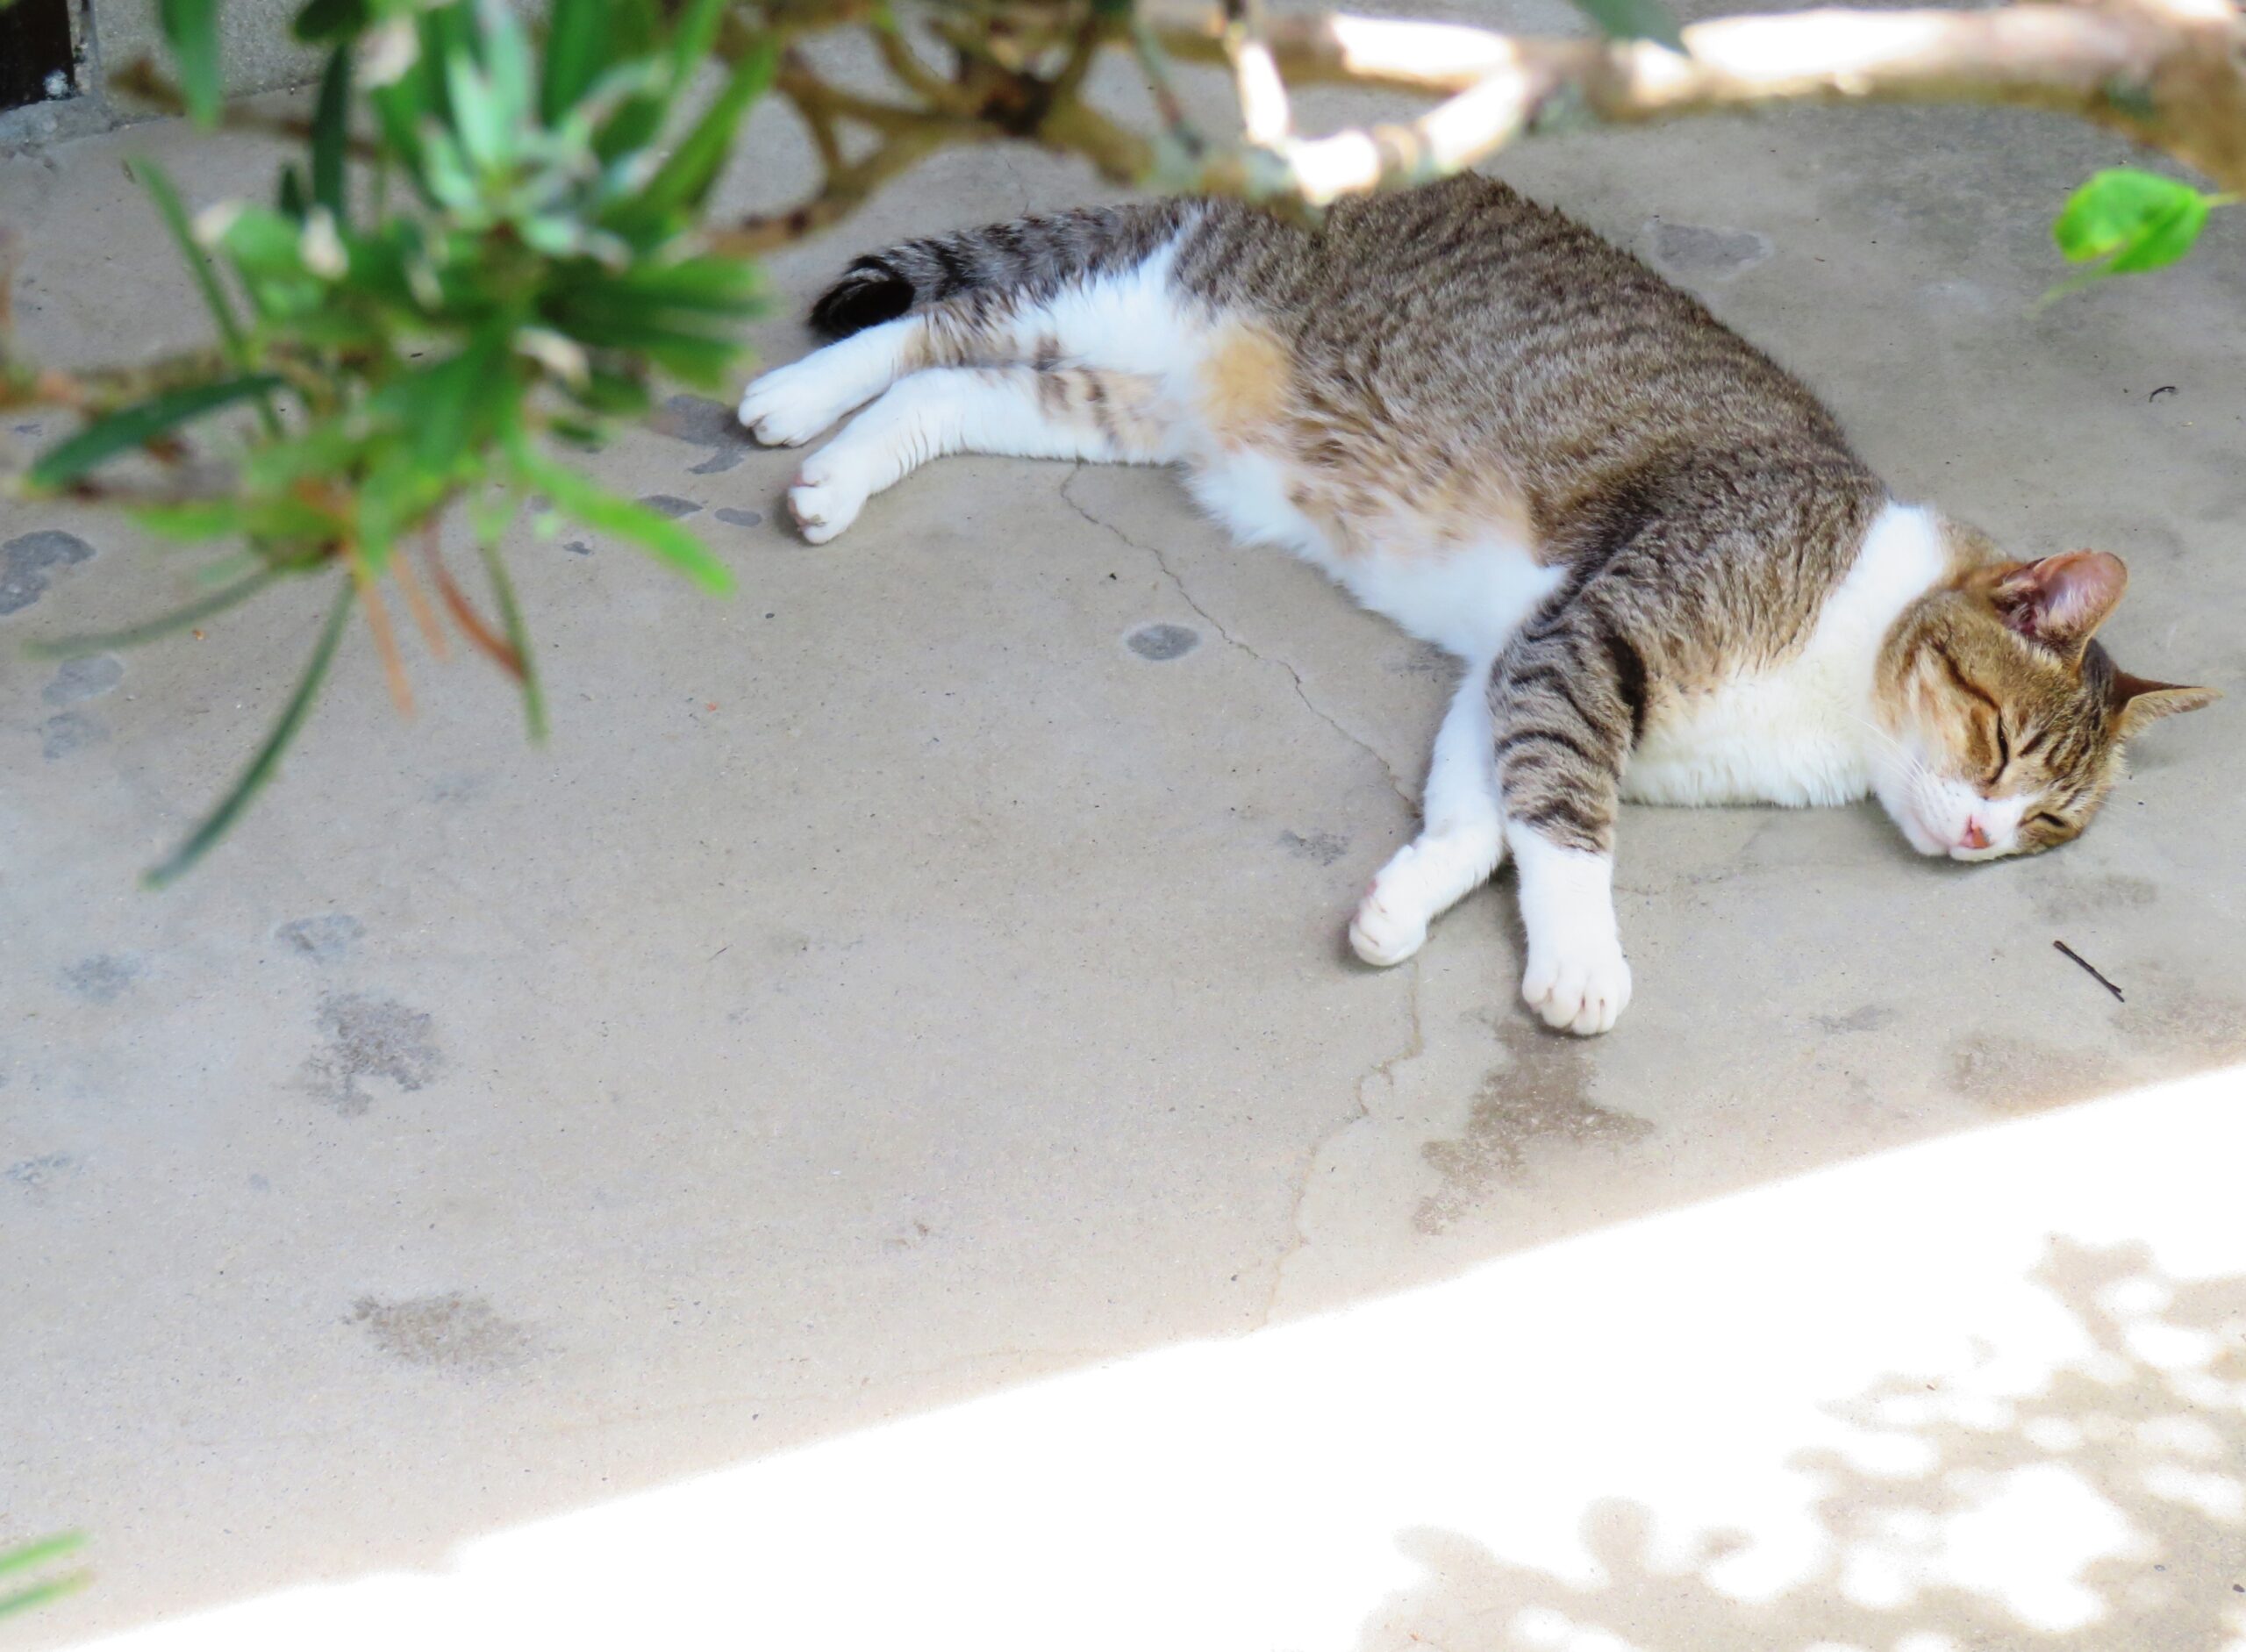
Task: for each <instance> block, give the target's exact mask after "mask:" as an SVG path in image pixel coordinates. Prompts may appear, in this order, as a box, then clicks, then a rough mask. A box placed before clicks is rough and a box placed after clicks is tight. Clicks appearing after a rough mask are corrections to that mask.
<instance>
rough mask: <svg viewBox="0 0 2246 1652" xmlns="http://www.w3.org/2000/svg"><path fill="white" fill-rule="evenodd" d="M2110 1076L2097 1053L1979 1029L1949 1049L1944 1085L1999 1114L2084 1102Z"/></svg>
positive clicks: (2106, 1063)
mask: <svg viewBox="0 0 2246 1652" xmlns="http://www.w3.org/2000/svg"><path fill="white" fill-rule="evenodd" d="M2090 984H2091V985H2092V987H2093V988H2094V987H2095V986H2096V985H2097V983H2095V982H2092V983H2090ZM2113 1080H2114V1064H2113V1062H2111V1060H2109V1059H2108V1058H2107V1056H2105V1055H2100V1054H2099V1053H2098V1052H2096V1051H2091V1050H2078V1049H2065V1048H2060V1047H2057V1046H2055V1045H2050V1044H2037V1043H2033V1042H2031V1041H2028V1040H2027V1039H2024V1038H2018V1037H2014V1036H2013V1035H2012V1034H2010V1033H1978V1034H1976V1035H1974V1036H1973V1037H1971V1038H1964V1039H1960V1040H1958V1041H1956V1043H1954V1044H1952V1045H1951V1046H1950V1048H1949V1087H1950V1088H1951V1089H1952V1090H1954V1091H1956V1092H1957V1093H1958V1094H1959V1095H1961V1096H1963V1097H1965V1098H1967V1099H1968V1100H1971V1101H1978V1102H1979V1103H1980V1104H1981V1105H1984V1106H1985V1107H1988V1108H1990V1109H1992V1111H1994V1112H2001V1113H2006V1114H2020V1113H2031V1112H2042V1111H2043V1109H2045V1108H2046V1107H2063V1106H2065V1105H2067V1104H2068V1103H2070V1102H2076V1101H2081V1100H2084V1099H2085V1098H2088V1097H2091V1096H2094V1095H2096V1094H2098V1093H2099V1091H2102V1090H2104V1089H2106V1088H2107V1087H2108V1086H2109V1085H2110V1084H2111V1083H2113Z"/></svg>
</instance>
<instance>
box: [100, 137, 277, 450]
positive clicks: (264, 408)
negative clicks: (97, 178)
mask: <svg viewBox="0 0 2246 1652" xmlns="http://www.w3.org/2000/svg"><path fill="white" fill-rule="evenodd" d="M129 169H130V170H131V172H132V176H133V179H134V181H135V182H138V183H139V185H140V187H141V188H142V189H144V190H147V191H148V198H149V199H150V200H152V201H154V203H155V204H156V215H157V216H158V217H159V218H162V219H163V220H164V227H165V229H167V230H168V231H169V232H171V238H172V243H173V245H175V246H176V247H178V248H179V255H180V256H181V257H182V258H183V259H185V260H186V261H187V270H188V274H190V275H193V276H194V277H195V284H196V287H197V290H200V291H201V293H202V294H203V302H204V304H205V305H206V306H208V308H209V309H210V311H211V320H212V321H213V322H215V323H217V324H218V337H219V338H220V339H221V340H224V341H225V347H226V356H227V359H228V360H229V361H232V362H233V364H234V365H235V366H236V367H238V368H241V369H242V370H243V371H244V372H247V371H248V370H249V340H247V338H246V337H245V336H244V335H243V333H242V324H241V319H240V317H238V316H236V315H235V314H234V306H233V305H232V304H231V303H229V302H228V300H227V298H226V290H225V288H223V287H221V286H220V285H219V284H218V271H217V270H215V269H213V268H211V260H210V257H209V255H208V254H205V253H204V250H203V248H202V247H199V246H197V244H196V240H195V232H194V231H193V230H191V229H190V228H189V227H188V222H187V208H186V207H185V206H184V205H183V204H182V203H181V201H180V198H179V190H177V189H176V188H175V187H174V185H173V183H172V180H171V175H170V174H169V173H168V172H166V171H165V170H164V169H163V168H161V167H160V166H158V165H157V164H156V163H155V162H154V161H151V160H150V159H149V158H148V157H147V156H146V155H140V156H139V157H137V158H135V159H134V160H133V161H131V162H130V163H129ZM287 176H288V177H289V178H294V177H295V176H296V169H295V168H290V169H289V171H288V174H287ZM257 411H258V418H259V421H260V422H261V423H262V424H263V425H264V426H265V430H266V433H267V434H268V435H271V436H277V435H279V434H280V433H281V416H280V415H279V414H278V413H276V412H275V411H273V397H271V396H270V395H265V396H261V397H258V398H257Z"/></svg>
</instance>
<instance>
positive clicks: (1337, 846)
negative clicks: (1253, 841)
mask: <svg viewBox="0 0 2246 1652" xmlns="http://www.w3.org/2000/svg"><path fill="white" fill-rule="evenodd" d="M1279 847H1282V848H1284V850H1286V852H1287V853H1288V854H1290V855H1297V856H1299V857H1300V858H1301V859H1303V860H1305V861H1314V862H1317V863H1318V864H1319V865H1320V866H1331V865H1333V864H1334V862H1336V861H1338V860H1340V859H1341V857H1342V856H1343V855H1347V854H1348V852H1349V840H1348V839H1347V838H1343V837H1336V836H1334V833H1331V832H1313V833H1310V834H1309V835H1308V836H1307V837H1305V835H1304V834H1303V833H1299V832H1282V833H1279Z"/></svg>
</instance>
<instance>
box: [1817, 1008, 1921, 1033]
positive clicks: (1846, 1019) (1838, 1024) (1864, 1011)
mask: <svg viewBox="0 0 2246 1652" xmlns="http://www.w3.org/2000/svg"><path fill="white" fill-rule="evenodd" d="M1900 1013H1901V1012H1900V1011H1899V1010H1897V1009H1896V1008H1895V1007H1894V1006H1893V1005H1886V1004H1864V1005H1858V1006H1857V1007H1856V1008H1855V1009H1853V1010H1850V1011H1849V1012H1848V1013H1847V1014H1845V1015H1813V1016H1811V1017H1810V1018H1809V1021H1810V1025H1811V1026H1814V1027H1815V1028H1816V1029H1817V1030H1818V1031H1819V1032H1820V1033H1877V1032H1878V1030H1879V1029H1880V1028H1881V1027H1883V1026H1893V1025H1894V1024H1895V1021H1896V1019H1897V1018H1898V1016H1899V1015H1900Z"/></svg>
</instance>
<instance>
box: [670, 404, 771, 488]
mask: <svg viewBox="0 0 2246 1652" xmlns="http://www.w3.org/2000/svg"><path fill="white" fill-rule="evenodd" d="M649 423H650V424H651V425H653V426H654V429H655V430H656V432H657V433H660V434H662V435H665V436H669V437H670V438H672V439H673V440H676V441H683V442H685V443H687V444H688V445H689V446H690V447H706V448H708V449H709V450H710V451H709V453H708V454H707V455H706V456H705V458H704V459H703V460H702V461H701V463H699V464H695V465H689V466H688V467H687V471H688V473H689V474H690V475H691V476H716V475H717V474H718V473H719V472H720V471H725V470H731V469H732V468H733V467H734V466H735V465H737V464H739V463H740V461H742V460H744V459H746V458H747V457H748V455H749V453H750V451H751V448H752V447H753V445H754V444H752V443H751V442H750V441H749V440H748V433H747V431H745V430H743V429H742V428H741V427H740V419H738V418H735V417H734V416H733V409H732V408H730V407H728V406H726V404H724V403H723V402H713V401H712V400H711V399H710V398H709V397H706V396H674V397H671V398H670V399H669V401H667V402H665V403H664V404H662V409H661V411H658V412H657V413H656V414H655V416H654V418H653V419H652V420H650V421H649Z"/></svg>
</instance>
